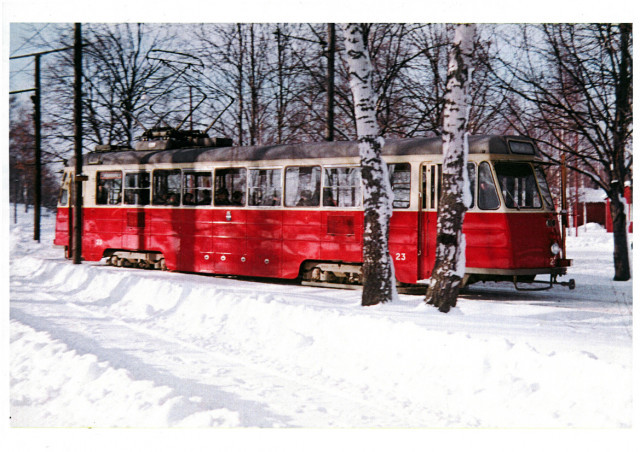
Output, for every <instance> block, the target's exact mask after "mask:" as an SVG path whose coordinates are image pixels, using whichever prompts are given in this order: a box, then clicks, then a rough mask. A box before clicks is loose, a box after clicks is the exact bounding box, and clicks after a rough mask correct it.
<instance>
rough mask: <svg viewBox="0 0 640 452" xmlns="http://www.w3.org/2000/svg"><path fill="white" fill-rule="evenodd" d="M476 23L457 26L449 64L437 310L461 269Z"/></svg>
mask: <svg viewBox="0 0 640 452" xmlns="http://www.w3.org/2000/svg"><path fill="white" fill-rule="evenodd" d="M474 34H475V25H468V24H465V25H459V26H458V27H457V29H456V33H455V37H454V39H453V45H452V47H451V54H450V56H449V69H448V71H447V90H446V92H445V95H444V98H445V108H444V113H443V117H444V121H443V127H442V129H443V135H442V150H443V154H444V160H443V164H442V195H441V197H440V202H439V204H438V226H437V227H438V234H437V238H436V261H435V265H434V268H433V272H432V274H431V278H430V281H429V287H428V289H427V296H426V302H427V303H429V304H433V305H434V306H436V307H437V308H438V309H439V310H440V311H441V312H449V310H450V308H451V307H453V306H455V305H456V300H457V297H458V293H459V291H460V286H461V283H462V278H463V277H464V272H465V240H464V235H463V233H462V224H463V221H464V214H465V212H466V210H467V208H468V207H469V205H470V203H471V199H470V198H471V196H470V193H469V189H468V186H469V184H468V179H467V153H468V142H467V123H468V110H469V106H468V89H469V85H470V82H471V72H472V68H471V61H472V57H473V36H474Z"/></svg>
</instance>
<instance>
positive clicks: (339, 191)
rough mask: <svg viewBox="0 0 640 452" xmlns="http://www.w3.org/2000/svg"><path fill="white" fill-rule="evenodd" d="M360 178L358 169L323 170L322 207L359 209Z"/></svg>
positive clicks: (360, 197) (360, 204)
mask: <svg viewBox="0 0 640 452" xmlns="http://www.w3.org/2000/svg"><path fill="white" fill-rule="evenodd" d="M361 187H362V178H361V172H360V167H357V168H356V167H345V168H325V169H324V189H323V191H322V205H323V206H328V207H361V206H362V188H361Z"/></svg>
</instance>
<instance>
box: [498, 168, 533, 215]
mask: <svg viewBox="0 0 640 452" xmlns="http://www.w3.org/2000/svg"><path fill="white" fill-rule="evenodd" d="M494 167H495V169H496V175H497V177H498V182H499V183H500V189H501V190H502V197H503V199H504V203H505V205H506V206H507V207H508V208H511V209H539V208H541V207H542V201H541V200H540V194H539V193H538V186H537V184H536V178H535V176H534V175H533V168H532V167H531V165H529V164H528V163H506V162H498V163H496V164H495V166H494Z"/></svg>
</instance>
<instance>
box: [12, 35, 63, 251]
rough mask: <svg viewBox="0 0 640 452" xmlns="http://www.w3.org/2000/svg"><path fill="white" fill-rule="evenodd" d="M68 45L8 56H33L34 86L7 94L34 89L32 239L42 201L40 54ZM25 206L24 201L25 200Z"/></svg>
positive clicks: (36, 236)
mask: <svg viewBox="0 0 640 452" xmlns="http://www.w3.org/2000/svg"><path fill="white" fill-rule="evenodd" d="M69 49H70V47H65V48H64V49H56V50H47V51H44V52H37V53H30V54H27V55H19V56H14V57H11V58H9V59H10V60H16V59H18V58H27V57H34V58H35V66H36V67H35V87H34V88H29V89H23V90H18V91H10V92H9V94H18V93H25V92H29V91H34V94H33V95H32V96H31V100H32V101H33V108H34V115H33V122H34V129H35V130H34V141H35V143H34V169H33V190H34V193H33V240H36V241H38V242H40V205H41V203H42V136H41V128H42V119H41V115H42V111H41V100H42V95H41V93H42V90H41V86H40V57H41V56H42V55H46V54H49V53H55V52H62V51H65V50H69ZM25 208H26V202H25Z"/></svg>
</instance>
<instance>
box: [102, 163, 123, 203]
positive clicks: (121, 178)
mask: <svg viewBox="0 0 640 452" xmlns="http://www.w3.org/2000/svg"><path fill="white" fill-rule="evenodd" d="M106 173H113V174H115V173H118V174H120V178H119V179H116V178H110V179H104V180H106V181H107V180H119V181H120V190H117V191H116V192H117V193H118V197H117V201H116V202H111V197H112V196H111V192H112V191H113V190H112V189H111V188H107V198H106V200H105V202H101V199H100V198H101V196H100V197H99V192H100V190H99V188H101V187H104V185H100V181H101V178H100V176H101V175H102V174H106ZM122 185H123V175H122V170H104V171H96V185H95V189H96V191H95V203H96V205H97V206H120V205H122V195H123V187H122Z"/></svg>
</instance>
